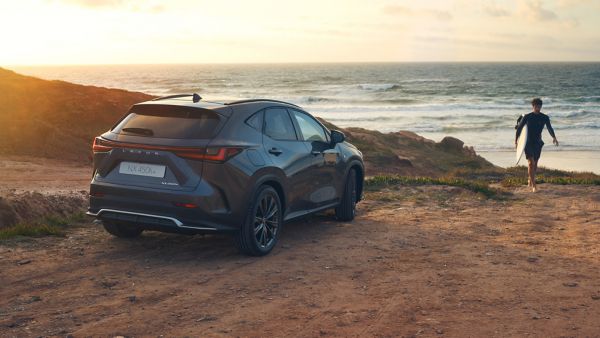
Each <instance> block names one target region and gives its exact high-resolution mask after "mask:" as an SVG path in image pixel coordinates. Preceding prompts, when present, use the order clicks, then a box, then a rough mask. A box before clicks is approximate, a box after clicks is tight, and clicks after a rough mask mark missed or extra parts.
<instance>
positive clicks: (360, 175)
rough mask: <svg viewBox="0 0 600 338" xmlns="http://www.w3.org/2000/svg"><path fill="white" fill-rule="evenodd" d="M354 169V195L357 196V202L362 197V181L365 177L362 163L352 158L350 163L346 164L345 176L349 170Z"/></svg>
mask: <svg viewBox="0 0 600 338" xmlns="http://www.w3.org/2000/svg"><path fill="white" fill-rule="evenodd" d="M353 169H354V171H356V197H357V200H356V201H357V202H358V201H360V200H362V197H363V183H364V179H365V168H364V165H363V164H362V163H361V162H360V161H358V160H354V161H351V162H350V165H349V166H348V170H347V171H346V176H345V177H347V175H348V174H349V173H350V170H353Z"/></svg>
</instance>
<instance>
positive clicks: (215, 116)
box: [93, 103, 230, 191]
mask: <svg viewBox="0 0 600 338" xmlns="http://www.w3.org/2000/svg"><path fill="white" fill-rule="evenodd" d="M226 120H227V117H226V116H224V115H223V114H220V113H219V112H217V111H215V110H213V109H204V108H199V107H190V106H185V105H168V104H156V103H151V104H138V105H134V106H133V107H132V108H131V110H130V111H129V113H128V114H127V115H126V116H125V117H124V118H123V119H122V120H121V121H119V122H118V123H117V125H116V126H115V127H113V129H112V130H111V131H109V132H106V133H104V134H103V135H102V136H100V137H97V138H96V139H95V140H94V146H93V151H94V168H95V171H94V178H95V180H96V181H97V182H101V183H109V184H116V185H119V186H123V185H125V186H132V187H143V188H156V189H164V190H175V191H182V190H183V191H191V190H193V189H194V188H195V187H196V186H197V185H198V184H199V183H200V179H201V176H202V166H203V162H204V161H206V160H209V161H217V162H218V161H221V160H225V159H226V157H227V156H228V151H230V150H228V149H226V148H216V149H215V148H211V147H209V143H210V141H211V139H212V138H214V136H215V135H216V134H217V133H218V132H219V130H220V129H221V127H222V126H223V124H224V123H225V122H226Z"/></svg>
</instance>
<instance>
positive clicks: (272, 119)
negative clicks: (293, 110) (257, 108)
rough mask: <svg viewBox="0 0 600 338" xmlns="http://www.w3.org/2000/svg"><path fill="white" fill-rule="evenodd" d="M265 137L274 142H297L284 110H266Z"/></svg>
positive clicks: (288, 117)
mask: <svg viewBox="0 0 600 338" xmlns="http://www.w3.org/2000/svg"><path fill="white" fill-rule="evenodd" d="M265 135H267V136H269V137H270V138H272V139H274V140H288V141H289V140H294V141H295V140H297V137H296V130H295V129H294V125H293V124H292V120H291V119H290V116H289V114H288V112H287V110H286V109H284V108H269V109H267V110H266V112H265Z"/></svg>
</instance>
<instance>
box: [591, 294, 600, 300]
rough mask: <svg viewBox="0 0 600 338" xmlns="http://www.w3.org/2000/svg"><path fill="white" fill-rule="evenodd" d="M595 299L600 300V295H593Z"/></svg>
mask: <svg viewBox="0 0 600 338" xmlns="http://www.w3.org/2000/svg"><path fill="white" fill-rule="evenodd" d="M592 299H593V300H600V295H592Z"/></svg>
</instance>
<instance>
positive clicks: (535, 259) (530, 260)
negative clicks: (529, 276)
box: [527, 256, 538, 263]
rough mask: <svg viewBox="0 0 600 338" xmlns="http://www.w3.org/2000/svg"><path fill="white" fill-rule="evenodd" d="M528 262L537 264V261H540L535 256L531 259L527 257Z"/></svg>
mask: <svg viewBox="0 0 600 338" xmlns="http://www.w3.org/2000/svg"><path fill="white" fill-rule="evenodd" d="M527 261H528V262H529V263H535V262H537V261H538V258H537V257H535V256H529V257H527Z"/></svg>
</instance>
